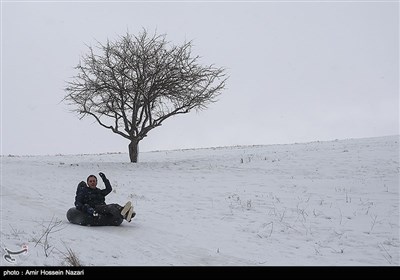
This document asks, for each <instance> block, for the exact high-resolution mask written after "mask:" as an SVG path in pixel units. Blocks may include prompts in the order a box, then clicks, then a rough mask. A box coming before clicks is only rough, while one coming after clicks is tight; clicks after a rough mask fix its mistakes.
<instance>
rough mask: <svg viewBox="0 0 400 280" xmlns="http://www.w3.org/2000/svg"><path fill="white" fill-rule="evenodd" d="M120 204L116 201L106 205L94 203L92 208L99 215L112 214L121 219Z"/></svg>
mask: <svg viewBox="0 0 400 280" xmlns="http://www.w3.org/2000/svg"><path fill="white" fill-rule="evenodd" d="M122 208H123V207H122V206H121V205H119V204H116V203H113V204H106V205H96V207H94V210H95V211H96V212H97V213H99V214H100V215H105V216H113V217H115V218H118V219H123V218H124V217H122V215H121V210H122Z"/></svg>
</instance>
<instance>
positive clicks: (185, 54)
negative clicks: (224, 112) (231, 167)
mask: <svg viewBox="0 0 400 280" xmlns="http://www.w3.org/2000/svg"><path fill="white" fill-rule="evenodd" d="M97 44H98V45H97V46H96V48H92V47H91V46H89V47H88V48H89V53H88V54H86V55H83V56H82V58H81V61H80V63H79V65H78V66H77V67H76V68H75V69H77V71H78V74H77V75H76V76H74V77H73V78H72V81H71V82H67V86H66V88H65V91H66V93H67V94H66V96H65V97H64V101H67V102H69V104H71V105H74V106H75V107H76V108H75V109H74V110H73V111H74V112H77V113H78V114H79V116H80V118H81V119H82V118H83V117H85V116H92V117H94V118H95V119H96V121H97V122H98V123H99V124H100V125H101V126H103V127H105V128H107V129H110V130H111V131H112V132H114V133H116V134H118V135H120V136H122V137H124V138H126V139H128V140H129V145H128V149H129V157H130V161H131V162H137V161H138V154H139V150H138V148H139V142H140V141H141V140H142V139H143V138H144V137H146V136H147V134H148V133H149V131H150V130H152V129H153V128H156V127H158V126H160V125H161V124H162V122H163V121H164V120H166V119H167V118H169V117H171V116H174V115H178V114H185V113H188V112H189V111H190V110H192V109H196V110H200V109H205V108H207V106H208V105H209V104H210V103H212V102H215V101H216V97H217V96H218V95H219V94H220V93H221V91H222V90H223V89H224V88H225V82H226V79H227V76H226V74H225V69H224V68H216V67H214V65H209V66H201V65H199V63H198V60H199V56H194V57H193V56H192V54H191V49H192V42H191V41H189V42H185V43H184V44H182V45H181V46H174V45H171V44H170V43H169V42H168V41H166V36H165V35H157V34H154V35H153V36H149V34H148V32H147V31H146V30H143V31H142V32H141V33H139V35H138V36H135V35H132V34H129V33H127V34H126V35H124V36H120V37H119V38H118V39H117V40H116V41H113V42H111V41H109V40H107V43H106V44H101V43H99V42H98V43H97ZM96 51H97V52H96Z"/></svg>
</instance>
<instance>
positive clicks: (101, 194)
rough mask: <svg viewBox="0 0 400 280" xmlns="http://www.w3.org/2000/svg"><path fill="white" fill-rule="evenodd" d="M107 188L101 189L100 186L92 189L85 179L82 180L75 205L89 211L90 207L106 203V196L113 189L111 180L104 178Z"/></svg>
mask: <svg viewBox="0 0 400 280" xmlns="http://www.w3.org/2000/svg"><path fill="white" fill-rule="evenodd" d="M103 182H104V184H105V185H106V188H105V189H103V190H101V189H99V188H95V189H91V188H89V187H88V186H87V185H86V183H85V182H84V181H82V182H80V183H79V185H78V188H77V189H76V196H75V207H76V209H78V210H81V211H83V212H88V209H89V208H94V207H95V206H96V205H105V204H106V202H105V197H106V195H108V194H109V193H110V192H111V191H112V187H111V184H110V181H109V180H108V179H105V180H103Z"/></svg>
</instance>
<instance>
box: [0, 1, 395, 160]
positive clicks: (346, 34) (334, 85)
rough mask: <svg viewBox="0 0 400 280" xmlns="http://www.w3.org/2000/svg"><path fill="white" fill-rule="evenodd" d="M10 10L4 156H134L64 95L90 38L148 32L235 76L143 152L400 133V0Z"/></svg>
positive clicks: (45, 5) (152, 136)
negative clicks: (187, 47)
mask: <svg viewBox="0 0 400 280" xmlns="http://www.w3.org/2000/svg"><path fill="white" fill-rule="evenodd" d="M1 5H2V11H1V24H2V25H1V29H2V38H1V51H2V53H1V55H2V57H1V67H2V69H1V70H2V71H1V154H3V155H8V154H15V155H37V154H78V153H101V152H127V151H128V150H127V146H128V144H129V143H128V141H127V140H126V139H124V138H122V137H120V136H118V135H116V134H114V133H112V132H111V131H109V130H106V129H104V128H102V127H100V126H99V125H98V124H97V123H96V122H95V121H94V120H93V119H91V118H89V117H87V118H86V119H83V120H79V118H78V117H77V115H76V114H75V113H71V112H70V110H71V109H72V107H70V106H68V105H67V104H65V103H63V102H61V100H62V99H63V97H64V96H65V91H64V88H65V86H66V81H68V80H70V77H72V76H73V75H75V74H76V72H75V71H74V69H73V67H75V66H76V65H77V63H78V62H79V59H80V57H81V55H82V54H84V53H87V50H88V48H87V46H86V45H94V44H95V42H96V40H98V41H100V42H105V41H106V40H107V38H108V39H111V40H113V39H115V38H116V37H117V36H119V35H123V34H125V33H126V31H127V30H129V32H130V33H134V34H138V33H139V32H140V31H141V30H142V29H143V28H146V29H147V30H148V31H150V32H153V31H156V32H157V33H158V34H166V38H167V40H169V41H171V42H173V43H174V44H181V43H183V42H184V41H185V40H186V41H187V40H193V43H194V47H193V49H192V52H193V54H194V55H200V56H201V57H202V59H201V62H202V63H204V64H205V65H208V64H212V63H214V64H215V65H216V66H218V67H225V68H226V69H227V73H228V75H229V76H230V78H229V80H228V81H227V87H226V89H225V90H224V91H223V93H222V95H221V96H220V97H219V101H218V102H217V103H214V104H212V105H211V106H210V107H209V108H208V109H206V110H203V111H200V112H196V111H193V112H190V113H189V114H185V115H178V116H176V117H173V118H170V119H168V120H166V121H165V122H164V123H163V125H162V126H161V127H158V128H156V129H154V130H152V131H151V132H150V133H149V134H148V137H146V138H145V139H144V140H142V141H141V142H140V151H142V152H143V151H151V150H165V149H181V148H196V147H212V146H226V145H250V144H285V143H295V142H308V141H318V140H321V141H323V140H333V139H345V138H362V137H372V136H383V135H393V134H399V3H398V1H388V2H351V3H346V2H333V1H331V2H310V1H307V2H301V1H299V2H272V1H271V2H253V3H249V2H218V3H214V2H152V3H146V2H120V3H115V2H109V3H105V2H97V3H96V2H36V3H30V2H16V1H10V2H7V1H3V2H2V4H1Z"/></svg>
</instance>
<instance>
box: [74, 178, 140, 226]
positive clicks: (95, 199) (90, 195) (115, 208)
mask: <svg viewBox="0 0 400 280" xmlns="http://www.w3.org/2000/svg"><path fill="white" fill-rule="evenodd" d="M99 175H100V177H101V179H103V182H104V184H105V185H106V188H105V189H99V188H97V177H96V176H95V175H89V176H88V177H87V184H86V183H85V182H84V181H82V182H80V183H79V184H78V188H77V190H76V196H75V207H76V209H78V210H80V211H82V212H84V213H88V214H89V215H92V216H94V217H96V216H99V215H111V216H113V217H115V219H121V220H120V221H121V222H122V219H125V220H126V221H128V222H130V221H131V220H132V218H133V217H134V216H135V215H136V213H135V212H134V211H133V206H132V203H131V202H130V201H128V202H127V203H126V204H125V206H124V207H122V206H121V205H119V204H116V203H113V204H106V202H105V197H106V196H107V195H108V194H109V193H110V192H111V191H112V187H111V184H110V181H109V180H108V179H107V178H106V175H104V173H102V172H100V173H99Z"/></svg>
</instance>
